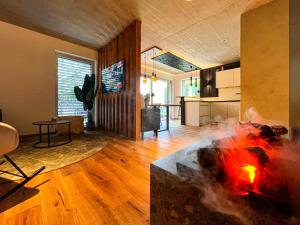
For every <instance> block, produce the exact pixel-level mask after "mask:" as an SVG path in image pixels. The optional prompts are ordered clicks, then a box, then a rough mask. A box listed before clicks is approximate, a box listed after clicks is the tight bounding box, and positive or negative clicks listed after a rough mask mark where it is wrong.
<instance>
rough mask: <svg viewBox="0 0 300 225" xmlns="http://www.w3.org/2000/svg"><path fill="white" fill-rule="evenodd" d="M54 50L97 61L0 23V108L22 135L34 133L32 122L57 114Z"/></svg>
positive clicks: (84, 51)
mask: <svg viewBox="0 0 300 225" xmlns="http://www.w3.org/2000/svg"><path fill="white" fill-rule="evenodd" d="M55 50H60V51H63V52H68V53H72V54H75V55H78V56H82V57H86V58H90V59H93V60H97V58H98V52H97V51H96V50H94V49H89V48H86V47H83V46H80V45H76V44H73V43H70V42H66V41H63V40H60V39H57V38H53V37H50V36H47V35H44V34H40V33H37V32H34V31H31V30H27V29H24V28H21V27H17V26H14V25H11V24H8V23H4V22H0V108H1V109H2V113H3V120H4V122H7V123H9V124H11V125H12V126H14V127H16V128H17V129H18V131H19V132H20V134H21V135H28V134H33V133H37V130H36V129H37V128H36V127H34V126H33V125H32V122H34V121H38V120H49V119H51V117H53V116H55V114H56V76H57V74H56V53H55Z"/></svg>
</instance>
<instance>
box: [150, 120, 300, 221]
mask: <svg viewBox="0 0 300 225" xmlns="http://www.w3.org/2000/svg"><path fill="white" fill-rule="evenodd" d="M287 132H288V130H287V129H286V128H285V127H282V126H267V125H262V124H258V123H238V124H235V125H234V132H233V134H234V135H232V134H230V135H227V136H226V137H225V138H219V139H217V140H216V139H214V140H212V141H210V142H209V141H207V140H206V141H202V142H199V143H198V144H197V145H195V146H192V147H190V148H187V149H184V150H182V151H179V152H177V153H175V154H173V155H171V156H168V157H166V158H164V159H161V160H158V161H156V162H154V163H153V164H152V165H151V224H152V225H168V224H170V225H171V224H172V225H177V224H184V225H193V224H195V225H198V224H218V225H219V224H270V225H276V224H278V225H279V224H299V221H298V223H297V220H296V219H295V208H297V207H294V206H295V205H297V202H296V200H294V199H293V197H292V196H293V195H295V191H294V190H292V191H291V189H290V186H289V181H288V176H286V170H285V169H282V167H283V165H282V161H281V160H280V159H281V155H282V151H284V148H285V146H286V145H287V144H289V143H288V142H287V141H286V140H285V139H283V138H282V136H283V135H286V134H287ZM291 192H293V193H291ZM299 192H300V190H299Z"/></svg>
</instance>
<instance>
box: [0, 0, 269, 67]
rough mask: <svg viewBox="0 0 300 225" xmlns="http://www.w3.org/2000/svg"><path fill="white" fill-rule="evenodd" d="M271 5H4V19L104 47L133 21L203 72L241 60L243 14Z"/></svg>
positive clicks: (178, 0)
mask: <svg viewBox="0 0 300 225" xmlns="http://www.w3.org/2000/svg"><path fill="white" fill-rule="evenodd" d="M269 1H270V0H209V1H207V0H192V1H186V0H126V1H125V0H85V1H78V0H51V1H49V0H9V1H8V0H0V20H3V21H6V22H9V23H13V24H16V25H19V26H22V27H25V28H29V29H32V30H36V31H38V32H42V33H45V34H48V35H52V36H55V37H59V38H63V39H66V40H69V41H72V42H76V43H79V44H83V45H86V46H89V47H93V48H100V47H102V46H104V45H105V44H106V43H108V42H109V41H110V40H111V39H112V38H114V37H115V36H116V35H117V34H118V33H120V32H121V31H122V30H123V29H125V27H126V26H128V25H129V24H130V23H131V22H132V21H133V20H134V19H140V20H141V21H142V49H143V48H147V47H149V46H151V45H154V44H156V45H158V46H160V47H161V48H163V49H164V50H171V51H173V52H176V53H180V54H182V55H184V56H187V57H188V58H192V59H193V60H194V61H195V62H197V63H198V65H199V66H201V67H204V68H205V67H206V66H207V64H212V63H213V64H220V63H226V62H229V61H233V60H236V59H238V56H239V52H240V47H239V37H240V15H241V14H242V13H243V12H245V11H246V10H248V9H250V8H253V7H256V6H259V5H261V4H264V3H266V2H269Z"/></svg>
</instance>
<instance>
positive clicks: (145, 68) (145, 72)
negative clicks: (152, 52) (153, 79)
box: [143, 52, 148, 84]
mask: <svg viewBox="0 0 300 225" xmlns="http://www.w3.org/2000/svg"><path fill="white" fill-rule="evenodd" d="M146 58H147V55H146V52H145V53H144V59H145V66H144V78H143V83H144V84H147V81H148V80H147V67H146V64H147V63H146V60H147V59H146Z"/></svg>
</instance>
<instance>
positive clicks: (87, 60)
mask: <svg viewBox="0 0 300 225" xmlns="http://www.w3.org/2000/svg"><path fill="white" fill-rule="evenodd" d="M59 57H62V58H66V59H70V60H75V61H80V62H84V63H87V64H90V65H91V66H92V73H94V74H95V76H96V82H95V83H96V84H97V83H98V76H97V74H98V73H97V69H96V68H97V61H96V60H94V59H90V58H86V57H82V56H79V55H74V54H71V53H67V52H62V51H59V50H55V65H56V76H55V116H58V58H59ZM97 107H98V95H97V96H96V100H95V104H94V109H93V112H92V113H93V116H94V122H95V125H96V126H97V125H98V116H97V115H98V113H97V112H98V111H97V110H96V109H97Z"/></svg>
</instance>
